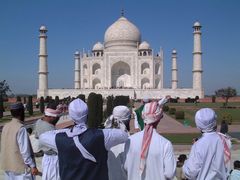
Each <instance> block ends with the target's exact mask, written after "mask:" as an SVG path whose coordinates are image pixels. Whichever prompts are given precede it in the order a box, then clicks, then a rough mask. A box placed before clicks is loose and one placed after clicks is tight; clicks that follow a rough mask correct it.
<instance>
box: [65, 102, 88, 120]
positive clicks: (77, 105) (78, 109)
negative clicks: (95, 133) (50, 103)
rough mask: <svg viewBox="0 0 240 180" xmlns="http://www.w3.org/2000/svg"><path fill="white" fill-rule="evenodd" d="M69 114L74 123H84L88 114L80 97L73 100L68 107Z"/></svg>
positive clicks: (85, 105)
mask: <svg viewBox="0 0 240 180" xmlns="http://www.w3.org/2000/svg"><path fill="white" fill-rule="evenodd" d="M68 111H69V116H70V117H71V118H72V120H73V121H74V122H75V123H76V124H80V123H86V121H87V115H88V107H87V104H86V103H85V102H83V101H82V100H81V99H78V98H77V99H75V100H73V101H72V102H71V103H70V104H69V107H68Z"/></svg>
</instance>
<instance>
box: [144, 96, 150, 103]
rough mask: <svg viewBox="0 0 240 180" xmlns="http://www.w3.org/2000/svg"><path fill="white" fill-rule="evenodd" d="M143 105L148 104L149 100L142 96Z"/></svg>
mask: <svg viewBox="0 0 240 180" xmlns="http://www.w3.org/2000/svg"><path fill="white" fill-rule="evenodd" d="M142 102H143V104H146V103H149V102H150V99H149V98H148V97H147V96H144V97H143V99H142Z"/></svg>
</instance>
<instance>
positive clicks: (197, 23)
mask: <svg viewBox="0 0 240 180" xmlns="http://www.w3.org/2000/svg"><path fill="white" fill-rule="evenodd" d="M197 26H201V25H200V23H199V22H198V21H196V22H195V23H194V25H193V27H197Z"/></svg>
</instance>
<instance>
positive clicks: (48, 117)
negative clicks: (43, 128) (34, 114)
mask: <svg viewBox="0 0 240 180" xmlns="http://www.w3.org/2000/svg"><path fill="white" fill-rule="evenodd" d="M44 114H45V116H44V118H43V119H44V120H45V121H47V122H48V123H50V124H53V125H56V124H57V122H58V120H59V118H60V116H61V115H62V111H61V110H59V109H57V108H56V104H55V103H50V104H48V106H47V108H46V109H45V111H44Z"/></svg>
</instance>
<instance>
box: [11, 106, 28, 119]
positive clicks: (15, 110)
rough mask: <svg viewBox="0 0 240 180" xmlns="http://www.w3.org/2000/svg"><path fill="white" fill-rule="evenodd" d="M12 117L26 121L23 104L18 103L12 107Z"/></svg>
mask: <svg viewBox="0 0 240 180" xmlns="http://www.w3.org/2000/svg"><path fill="white" fill-rule="evenodd" d="M10 111H11V115H12V116H13V117H14V118H16V119H19V120H20V121H24V118H25V114H24V106H23V104H22V103H21V102H16V103H14V104H12V105H11V106H10Z"/></svg>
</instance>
